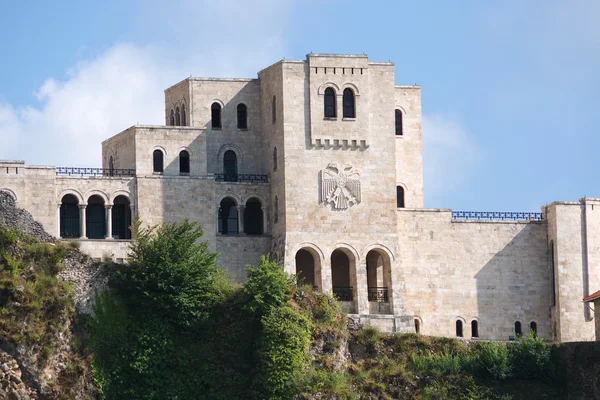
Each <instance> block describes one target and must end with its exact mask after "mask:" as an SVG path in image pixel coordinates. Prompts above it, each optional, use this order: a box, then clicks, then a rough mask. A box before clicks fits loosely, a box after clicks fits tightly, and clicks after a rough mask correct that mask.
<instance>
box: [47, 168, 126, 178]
mask: <svg viewBox="0 0 600 400" xmlns="http://www.w3.org/2000/svg"><path fill="white" fill-rule="evenodd" d="M56 175H58V176H117V177H119V176H135V169H119V168H78V167H56Z"/></svg>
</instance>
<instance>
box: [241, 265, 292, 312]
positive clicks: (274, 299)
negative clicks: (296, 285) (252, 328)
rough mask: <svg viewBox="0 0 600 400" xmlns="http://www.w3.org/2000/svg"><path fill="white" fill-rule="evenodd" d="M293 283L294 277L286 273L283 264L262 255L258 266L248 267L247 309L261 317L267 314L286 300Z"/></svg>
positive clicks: (245, 287) (245, 290) (245, 286)
mask: <svg viewBox="0 0 600 400" xmlns="http://www.w3.org/2000/svg"><path fill="white" fill-rule="evenodd" d="M291 284H292V278H290V277H288V276H287V275H286V273H285V272H284V271H283V268H282V266H281V265H279V264H277V262H275V261H271V260H269V259H268V257H266V256H262V257H261V259H260V264H259V265H258V267H250V268H248V279H247V281H246V283H245V284H244V293H245V295H246V297H247V305H246V309H247V310H248V311H250V312H251V313H253V314H256V315H258V316H259V317H260V316H262V315H266V314H267V313H268V312H269V311H270V310H271V309H273V308H277V307H280V306H281V305H283V304H284V303H285V302H286V300H287V299H288V297H289V291H290V287H291Z"/></svg>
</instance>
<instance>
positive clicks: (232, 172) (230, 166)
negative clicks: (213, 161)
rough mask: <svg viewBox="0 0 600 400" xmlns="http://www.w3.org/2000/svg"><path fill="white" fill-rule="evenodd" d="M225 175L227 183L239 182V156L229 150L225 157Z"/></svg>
mask: <svg viewBox="0 0 600 400" xmlns="http://www.w3.org/2000/svg"><path fill="white" fill-rule="evenodd" d="M223 174H225V177H224V180H225V181H226V182H237V179H238V169H237V156H236V155H235V152H234V151H233V150H227V151H226V152H225V154H224V155H223Z"/></svg>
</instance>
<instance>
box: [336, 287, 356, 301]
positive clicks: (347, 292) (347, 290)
mask: <svg viewBox="0 0 600 400" xmlns="http://www.w3.org/2000/svg"><path fill="white" fill-rule="evenodd" d="M333 294H334V295H335V296H336V297H337V298H338V300H339V301H352V300H354V290H353V287H352V286H334V287H333Z"/></svg>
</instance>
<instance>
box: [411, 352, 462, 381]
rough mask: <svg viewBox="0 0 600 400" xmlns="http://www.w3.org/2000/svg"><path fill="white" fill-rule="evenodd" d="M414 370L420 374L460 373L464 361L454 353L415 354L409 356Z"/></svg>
mask: <svg viewBox="0 0 600 400" xmlns="http://www.w3.org/2000/svg"><path fill="white" fill-rule="evenodd" d="M409 359H410V362H411V363H412V365H413V368H414V370H415V371H416V372H417V373H420V374H430V375H434V376H442V375H452V374H460V373H461V372H462V371H463V368H462V366H463V362H462V360H461V357H460V356H453V355H452V354H425V355H421V354H415V353H411V354H410V356H409Z"/></svg>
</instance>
